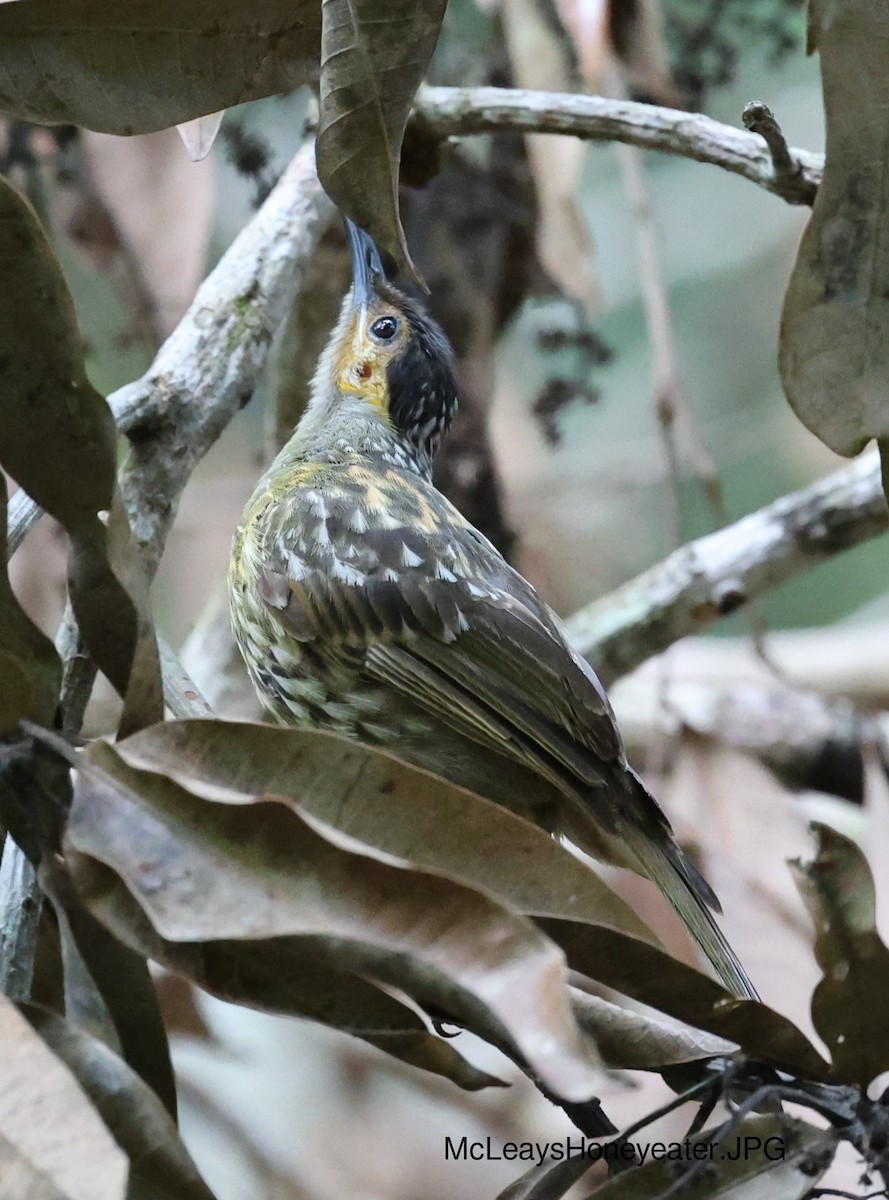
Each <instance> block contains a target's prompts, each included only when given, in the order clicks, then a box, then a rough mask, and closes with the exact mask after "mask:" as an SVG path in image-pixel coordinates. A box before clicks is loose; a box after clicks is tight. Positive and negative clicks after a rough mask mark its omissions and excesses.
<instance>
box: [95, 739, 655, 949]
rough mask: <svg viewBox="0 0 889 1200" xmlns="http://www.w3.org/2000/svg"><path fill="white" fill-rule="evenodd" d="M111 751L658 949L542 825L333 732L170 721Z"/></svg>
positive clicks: (512, 900)
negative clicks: (279, 804)
mask: <svg viewBox="0 0 889 1200" xmlns="http://www.w3.org/2000/svg"><path fill="white" fill-rule="evenodd" d="M117 751H118V753H119V754H120V756H121V757H122V758H123V759H124V761H125V762H127V763H129V764H130V766H132V767H135V768H137V769H139V770H149V771H156V772H160V773H162V774H166V775H169V776H170V777H171V778H173V779H175V780H176V781H177V783H179V784H180V785H181V786H183V787H185V788H187V789H188V790H189V791H190V792H192V793H193V794H194V795H197V796H203V797H205V798H206V799H208V800H222V801H228V802H235V803H244V802H245V801H247V800H250V799H253V798H255V797H258V796H261V795H263V794H269V793H270V794H272V795H276V796H281V797H286V798H290V799H291V800H293V801H294V802H295V803H296V804H298V805H299V807H300V810H301V811H303V812H306V813H309V814H311V815H312V816H315V817H317V818H319V819H320V820H322V821H324V822H326V823H328V824H330V825H332V826H335V827H336V828H337V829H339V830H340V831H341V832H342V833H345V834H348V835H349V836H350V837H353V838H356V839H357V840H358V841H359V842H362V843H364V844H365V845H367V846H371V847H374V848H375V849H376V850H382V851H384V852H386V853H387V854H393V855H396V856H397V857H398V858H401V859H405V860H407V861H408V862H410V863H412V864H414V865H416V866H419V867H423V868H426V869H431V870H436V871H443V872H445V873H446V874H447V875H449V876H451V878H453V879H455V880H459V881H460V882H461V883H466V884H469V885H470V886H471V887H475V888H481V889H484V890H485V891H488V892H493V893H494V894H496V895H497V896H499V897H501V898H502V899H504V900H506V901H508V902H509V904H510V905H512V906H513V907H514V908H517V909H518V910H519V911H520V912H523V913H525V914H527V915H529V916H534V917H563V918H567V919H572V920H575V921H589V922H592V923H594V924H603V925H607V926H608V927H610V928H613V929H619V930H623V931H624V932H625V933H629V934H631V935H632V936H633V937H637V938H642V939H643V940H647V941H651V942H652V943H653V944H657V942H656V939H655V937H654V935H653V934H652V933H651V931H650V930H649V929H647V927H646V926H645V925H644V924H643V923H642V922H641V921H640V920H639V918H638V917H637V916H636V915H635V914H634V913H633V911H632V909H630V907H629V906H628V905H627V904H626V903H625V902H624V901H623V900H621V899H620V897H619V896H617V895H616V894H615V893H614V892H612V891H611V889H610V888H609V887H608V886H607V884H605V883H604V882H603V880H602V879H600V877H599V876H598V875H597V874H596V873H595V871H593V870H592V868H590V867H589V866H587V865H586V864H585V863H582V862H581V861H580V860H579V859H577V858H575V856H574V855H573V854H571V853H570V852H569V851H568V850H566V849H565V848H564V847H563V846H560V845H559V844H558V843H557V842H556V841H554V839H553V838H551V837H550V836H549V835H548V834H546V833H544V832H543V830H541V829H539V828H538V827H537V826H535V825H532V824H531V823H530V822H528V821H525V820H523V819H522V818H521V817H518V816H516V815H515V814H513V813H510V812H507V811H505V810H504V809H502V808H500V807H499V806H498V805H496V804H492V803H490V802H489V801H486V800H483V799H482V798H481V797H479V796H475V795H473V794H472V793H470V792H466V791H464V790H463V789H462V788H458V787H455V786H453V785H452V784H450V783H447V782H445V781H444V780H441V779H438V778H436V777H435V776H433V775H429V774H427V773H426V772H425V771H421V770H418V769H417V768H415V767H410V766H407V765H405V764H404V763H401V762H399V761H398V760H397V759H394V758H392V757H391V756H390V755H388V754H383V753H381V752H379V751H376V750H371V749H368V748H366V747H363V746H358V745H355V744H354V743H352V742H349V741H346V740H345V739H343V738H338V737H335V736H334V735H332V734H325V733H305V732H301V731H299V730H294V729H283V728H281V727H279V726H272V725H258V724H249V723H247V722H233V721H232V722H229V721H167V722H165V723H164V724H161V725H156V726H153V727H152V728H151V729H147V730H144V731H142V732H141V733H139V734H136V735H135V736H133V737H131V738H127V739H126V741H125V742H121V743H119V744H118V746H117ZM492 847H496V851H495V852H494V851H492Z"/></svg>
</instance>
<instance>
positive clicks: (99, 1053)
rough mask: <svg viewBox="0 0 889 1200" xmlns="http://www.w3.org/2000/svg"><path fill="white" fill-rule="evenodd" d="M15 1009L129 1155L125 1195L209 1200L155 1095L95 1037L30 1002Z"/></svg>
mask: <svg viewBox="0 0 889 1200" xmlns="http://www.w3.org/2000/svg"><path fill="white" fill-rule="evenodd" d="M19 1010H20V1012H21V1014H22V1016H23V1017H24V1018H25V1020H26V1021H27V1022H28V1024H29V1025H30V1026H31V1029H32V1030H33V1031H34V1033H36V1034H37V1035H39V1037H40V1038H41V1039H42V1041H43V1042H44V1043H45V1044H46V1046H47V1047H48V1048H49V1049H50V1050H51V1051H52V1053H53V1054H54V1055H56V1056H57V1059H58V1060H59V1061H60V1062H62V1063H64V1064H65V1066H66V1067H67V1068H68V1070H69V1071H70V1072H71V1073H72V1075H73V1076H74V1077H75V1079H76V1080H77V1082H78V1083H79V1084H80V1087H81V1088H82V1089H83V1091H84V1092H85V1093H86V1095H87V1096H88V1097H89V1100H90V1101H91V1103H92V1104H93V1105H94V1106H95V1109H96V1111H97V1112H98V1113H99V1115H100V1116H101V1118H102V1120H103V1121H104V1123H105V1125H106V1126H107V1128H108V1130H109V1131H110V1133H111V1134H112V1136H113V1137H114V1140H115V1141H116V1142H117V1144H118V1146H119V1147H120V1149H121V1150H122V1151H123V1152H124V1153H125V1154H126V1156H127V1158H128V1159H129V1160H130V1174H129V1190H128V1192H127V1197H128V1200H138V1198H140V1197H144V1200H149V1198H150V1200H213V1193H212V1192H211V1191H210V1189H209V1188H208V1187H207V1185H206V1183H204V1181H203V1179H202V1178H201V1176H200V1174H199V1172H198V1169H197V1167H196V1166H195V1165H194V1163H193V1161H192V1159H191V1156H190V1155H189V1153H188V1151H187V1150H186V1148H185V1146H184V1145H183V1143H182V1140H181V1139H180V1137H179V1134H178V1132H177V1130H176V1126H175V1124H174V1123H173V1119H172V1117H171V1116H170V1114H169V1113H168V1112H167V1111H166V1109H165V1108H164V1106H163V1104H161V1102H160V1100H159V1099H158V1097H157V1096H156V1095H155V1094H154V1092H153V1091H152V1090H151V1088H149V1087H148V1086H147V1085H146V1084H145V1083H144V1082H143V1081H142V1080H141V1079H140V1078H139V1076H138V1075H137V1074H136V1073H135V1072H134V1071H132V1070H131V1069H130V1068H129V1067H128V1066H127V1065H126V1063H125V1062H123V1061H122V1060H121V1059H120V1058H118V1057H117V1056H116V1055H115V1054H113V1053H112V1051H111V1050H109V1049H108V1047H107V1046H106V1045H105V1044H104V1042H102V1041H100V1040H99V1039H97V1038H94V1037H90V1036H89V1035H88V1034H85V1033H83V1032H81V1031H79V1030H77V1029H74V1028H72V1026H71V1025H70V1024H69V1023H68V1022H66V1021H64V1020H63V1019H62V1018H61V1017H60V1016H58V1015H57V1014H56V1013H52V1012H49V1011H48V1010H46V1009H42V1008H39V1007H37V1006H36V1005H32V1004H21V1005H19Z"/></svg>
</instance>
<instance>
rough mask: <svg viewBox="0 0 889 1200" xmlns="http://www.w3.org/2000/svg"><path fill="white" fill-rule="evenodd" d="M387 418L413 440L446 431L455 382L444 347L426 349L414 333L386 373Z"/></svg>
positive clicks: (453, 397) (453, 401) (454, 393)
mask: <svg viewBox="0 0 889 1200" xmlns="http://www.w3.org/2000/svg"><path fill="white" fill-rule="evenodd" d="M387 383H388V387H389V419H390V421H391V422H392V425H393V426H394V428H395V429H397V430H398V432H399V433H401V434H403V435H404V436H405V437H407V438H409V439H411V440H412V441H416V440H417V439H418V438H421V439H422V440H426V439H428V438H429V437H430V435H431V433H432V431H433V430H435V431H437V433H438V434H442V433H444V432H445V431H446V430H447V427H448V425H449V424H450V422H451V418H452V416H453V414H454V410H455V408H456V404H457V395H456V391H457V389H456V381H455V379H454V372H453V369H452V367H451V362H450V353H449V351H448V350H447V348H446V347H445V348H443V349H442V348H439V347H435V346H427V345H426V340H425V338H424V337H423V336H422V334H419V335H418V334H417V333H416V332H415V333H414V335H413V337H412V338H411V340H410V341H409V342H408V344H407V345H406V346H405V349H404V351H403V352H402V354H400V355H399V356H398V358H396V359H393V361H392V362H391V363H390V364H389V367H388V370H387Z"/></svg>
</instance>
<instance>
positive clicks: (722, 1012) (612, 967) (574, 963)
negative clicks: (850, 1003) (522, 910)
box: [540, 919, 829, 1079]
mask: <svg viewBox="0 0 889 1200" xmlns="http://www.w3.org/2000/svg"><path fill="white" fill-rule="evenodd" d="M540 925H541V927H542V928H543V929H544V931H545V932H546V933H548V934H549V936H550V937H551V938H552V939H553V941H556V942H558V944H559V945H560V946H561V947H562V948H563V950H564V951H565V953H566V955H567V958H568V965H569V966H570V967H571V968H572V969H573V970H575V971H578V972H580V973H581V974H583V975H586V976H588V977H589V978H590V979H594V980H596V981H597V982H598V983H601V984H604V985H605V986H606V987H610V988H613V989H614V990H615V991H616V992H621V993H622V994H623V995H625V996H629V997H630V998H631V999H633V1000H638V1001H640V1003H642V1004H647V1005H649V1006H650V1007H652V1008H655V1009H657V1010H658V1011H659V1012H662V1013H666V1014H667V1016H670V1017H673V1018H674V1019H676V1020H677V1021H683V1022H684V1023H685V1024H687V1025H691V1026H693V1027H694V1028H695V1029H701V1030H704V1031H706V1032H707V1033H711V1034H714V1035H715V1036H716V1037H719V1038H726V1039H727V1040H728V1041H730V1042H736V1043H737V1044H738V1045H739V1046H740V1047H741V1048H742V1050H745V1051H747V1053H749V1054H750V1055H751V1056H752V1057H754V1058H759V1059H762V1060H763V1061H764V1062H768V1063H771V1064H772V1065H774V1066H776V1067H780V1068H783V1069H785V1070H788V1071H792V1072H794V1073H795V1074H799V1075H801V1076H804V1077H806V1078H812V1079H823V1078H824V1077H825V1076H826V1075H827V1073H828V1071H829V1067H828V1064H827V1063H826V1062H825V1061H824V1059H823V1058H822V1057H821V1055H820V1054H819V1053H818V1051H817V1050H816V1049H815V1047H814V1046H813V1045H812V1044H811V1042H810V1041H809V1040H808V1038H806V1037H805V1036H804V1035H803V1034H802V1033H801V1032H800V1030H799V1029H797V1027H796V1026H795V1025H794V1024H793V1022H792V1021H789V1020H788V1019H787V1017H784V1016H782V1015H781V1014H780V1013H778V1012H775V1011H774V1009H771V1008H769V1007H768V1006H767V1005H765V1004H761V1003H759V1002H758V1001H755V1000H741V999H739V998H738V997H737V996H733V995H732V994H731V993H730V992H727V991H726V990H725V988H723V987H722V986H721V985H720V984H718V983H717V982H716V981H715V980H714V979H711V978H710V976H709V975H703V974H701V972H700V971H696V970H695V969H694V968H693V967H688V966H686V965H685V963H681V962H679V961H678V960H677V959H675V958H671V957H670V955H669V954H667V953H666V952H665V951H663V950H659V949H658V948H657V947H656V946H651V945H648V944H647V943H645V942H641V941H638V940H636V939H633V938H629V937H627V935H626V934H622V933H618V932H616V931H615V930H612V929H606V928H604V927H603V926H598V925H581V924H580V923H578V922H571V921H553V920H551V919H545V920H542V921H540Z"/></svg>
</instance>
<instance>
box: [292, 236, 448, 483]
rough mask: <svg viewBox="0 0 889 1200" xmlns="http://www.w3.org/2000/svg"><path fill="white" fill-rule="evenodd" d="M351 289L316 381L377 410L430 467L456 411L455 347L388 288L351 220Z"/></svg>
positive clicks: (373, 252) (412, 303)
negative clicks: (453, 348)
mask: <svg viewBox="0 0 889 1200" xmlns="http://www.w3.org/2000/svg"><path fill="white" fill-rule="evenodd" d="M346 225H347V230H348V234H349V242H350V246H351V251H352V288H351V290H350V291H349V294H348V295H347V296H346V299H345V301H344V303H343V308H342V312H341V314H340V319H339V322H338V324H337V326H336V328H335V329H334V331H333V334H332V336H331V341H330V343H329V345H328V347H327V351H326V353H325V355H324V358H323V360H322V362H321V364H319V374H323V376H324V378H319V379H317V380H316V382H317V383H318V384H320V385H321V386H322V387H323V388H324V390H325V391H328V395H329V394H330V392H329V390H328V389H331V385H332V390H333V392H334V398H336V396H339V398H340V399H345V398H352V399H355V400H358V401H359V402H364V403H366V404H368V405H369V406H371V409H372V410H373V411H374V412H375V413H377V414H379V415H381V416H382V417H383V418H384V419H385V421H386V422H387V423H388V425H389V426H390V427H391V429H392V430H393V431H394V433H395V434H396V435H397V437H398V438H399V439H400V440H402V441H403V442H405V443H407V444H408V445H409V446H410V447H412V448H413V449H415V450H416V451H418V452H419V453H420V454H421V455H422V456H423V457H424V458H426V459H428V460H429V461H431V460H432V458H433V457H434V455H435V452H436V450H437V449H438V444H439V442H440V440H441V438H442V437H443V435H444V434H445V433H446V432H447V430H448V426H449V425H450V423H451V421H452V419H453V417H454V413H455V412H456V408H457V385H456V380H455V378H454V361H453V351H452V349H451V346H450V344H449V342H448V340H447V338H446V337H445V335H444V334H443V333H442V331H441V329H440V328H439V326H438V325H437V324H436V322H435V321H433V320H432V318H431V317H430V316H429V315H428V313H427V312H426V311H425V310H424V309H423V307H422V306H421V305H420V304H419V303H418V302H417V301H416V300H413V299H410V298H409V297H408V296H405V295H404V294H403V293H402V292H400V291H398V290H397V289H396V288H394V287H393V286H392V285H391V284H390V283H388V282H387V280H386V276H385V273H384V271H383V264H382V262H381V260H380V255H379V251H378V250H377V248H376V245H375V244H374V242H373V240H372V239H371V238H370V237H369V235H368V234H366V233H365V232H364V231H363V230H362V229H359V228H358V227H357V226H356V225H353V224H352V222H350V221H347V223H346Z"/></svg>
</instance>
